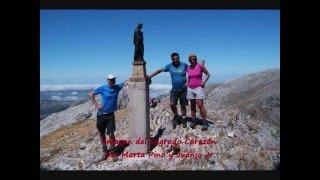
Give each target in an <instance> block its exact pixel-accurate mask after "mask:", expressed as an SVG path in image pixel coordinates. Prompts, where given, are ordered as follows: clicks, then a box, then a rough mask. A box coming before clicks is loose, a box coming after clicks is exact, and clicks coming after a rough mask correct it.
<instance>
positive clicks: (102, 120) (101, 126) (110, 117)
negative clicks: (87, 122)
mask: <svg viewBox="0 0 320 180" xmlns="http://www.w3.org/2000/svg"><path fill="white" fill-rule="evenodd" d="M97 129H98V131H99V133H100V135H103V134H105V133H106V130H107V134H108V135H113V134H114V131H115V130H116V123H115V121H114V114H113V113H111V114H99V115H97Z"/></svg>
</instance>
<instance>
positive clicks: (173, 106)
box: [170, 104, 179, 129]
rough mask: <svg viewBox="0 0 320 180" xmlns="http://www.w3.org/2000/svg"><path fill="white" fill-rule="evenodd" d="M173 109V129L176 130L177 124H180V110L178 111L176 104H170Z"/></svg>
mask: <svg viewBox="0 0 320 180" xmlns="http://www.w3.org/2000/svg"><path fill="white" fill-rule="evenodd" d="M170 107H171V111H172V113H173V116H174V117H173V119H172V128H173V129H175V128H176V127H177V123H178V118H179V116H178V110H177V105H175V104H170Z"/></svg>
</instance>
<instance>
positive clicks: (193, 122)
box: [190, 119, 197, 129]
mask: <svg viewBox="0 0 320 180" xmlns="http://www.w3.org/2000/svg"><path fill="white" fill-rule="evenodd" d="M196 125H197V123H196V119H193V120H192V122H191V123H190V127H191V128H192V129H193V128H194V127H196Z"/></svg>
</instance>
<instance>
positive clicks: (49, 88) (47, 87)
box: [40, 84, 99, 91]
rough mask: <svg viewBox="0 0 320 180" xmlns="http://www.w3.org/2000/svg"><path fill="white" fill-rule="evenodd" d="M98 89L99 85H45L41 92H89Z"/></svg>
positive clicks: (41, 86)
mask: <svg viewBox="0 0 320 180" xmlns="http://www.w3.org/2000/svg"><path fill="white" fill-rule="evenodd" d="M97 87H99V84H45V85H40V91H62V90H88V89H95V88H97Z"/></svg>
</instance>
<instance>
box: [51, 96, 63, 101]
mask: <svg viewBox="0 0 320 180" xmlns="http://www.w3.org/2000/svg"><path fill="white" fill-rule="evenodd" d="M50 99H51V100H56V101H61V97H60V96H51V98H50Z"/></svg>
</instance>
